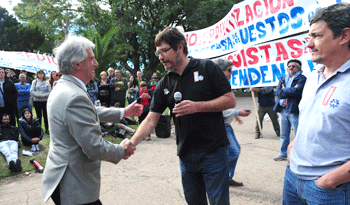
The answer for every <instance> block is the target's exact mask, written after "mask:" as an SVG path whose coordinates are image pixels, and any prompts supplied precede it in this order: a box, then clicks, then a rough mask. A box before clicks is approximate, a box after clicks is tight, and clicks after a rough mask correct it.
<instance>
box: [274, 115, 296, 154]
mask: <svg viewBox="0 0 350 205" xmlns="http://www.w3.org/2000/svg"><path fill="white" fill-rule="evenodd" d="M298 122H299V114H298V115H297V114H293V113H287V112H286V111H285V109H283V110H282V112H281V151H280V153H279V155H281V156H285V157H286V156H287V148H288V145H289V142H290V128H291V127H293V130H294V135H296V133H297V129H298Z"/></svg>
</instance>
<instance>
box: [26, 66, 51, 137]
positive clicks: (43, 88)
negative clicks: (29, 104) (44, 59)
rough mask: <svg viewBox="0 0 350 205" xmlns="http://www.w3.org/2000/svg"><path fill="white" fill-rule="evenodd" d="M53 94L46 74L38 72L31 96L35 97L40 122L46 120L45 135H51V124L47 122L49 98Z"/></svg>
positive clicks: (35, 106)
mask: <svg viewBox="0 0 350 205" xmlns="http://www.w3.org/2000/svg"><path fill="white" fill-rule="evenodd" d="M50 92H51V85H50V83H49V82H47V81H46V76H45V72H44V71H43V70H42V69H40V70H38V71H37V72H36V79H35V80H33V82H32V87H31V88H30V95H31V96H33V97H34V108H35V112H36V115H37V117H38V119H39V122H41V121H42V118H44V123H45V134H47V135H49V124H48V121H47V110H46V104H47V98H48V97H49V95H50Z"/></svg>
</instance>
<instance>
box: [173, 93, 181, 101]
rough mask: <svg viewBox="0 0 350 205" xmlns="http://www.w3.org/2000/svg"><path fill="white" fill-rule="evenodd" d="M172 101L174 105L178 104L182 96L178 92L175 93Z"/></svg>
mask: <svg viewBox="0 0 350 205" xmlns="http://www.w3.org/2000/svg"><path fill="white" fill-rule="evenodd" d="M174 99H175V103H179V102H180V101H181V99H182V94H181V93H180V92H179V91H177V92H175V93H174Z"/></svg>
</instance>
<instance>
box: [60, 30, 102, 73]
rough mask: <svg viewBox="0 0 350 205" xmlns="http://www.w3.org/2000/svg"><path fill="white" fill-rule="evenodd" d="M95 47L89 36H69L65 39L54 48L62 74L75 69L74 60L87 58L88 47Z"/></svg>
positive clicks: (76, 61) (78, 61) (79, 60)
mask: <svg viewBox="0 0 350 205" xmlns="http://www.w3.org/2000/svg"><path fill="white" fill-rule="evenodd" d="M88 48H91V49H93V48H95V44H93V43H92V42H91V41H90V40H88V39H87V38H84V37H81V36H67V38H66V39H65V41H64V42H63V43H62V44H61V45H60V46H58V47H57V48H55V49H53V52H54V54H55V57H56V60H57V62H58V69H59V71H60V72H61V73H62V74H68V73H71V72H73V71H74V67H73V62H75V63H80V62H82V61H84V60H86V58H87V56H88V54H87V51H86V49H88Z"/></svg>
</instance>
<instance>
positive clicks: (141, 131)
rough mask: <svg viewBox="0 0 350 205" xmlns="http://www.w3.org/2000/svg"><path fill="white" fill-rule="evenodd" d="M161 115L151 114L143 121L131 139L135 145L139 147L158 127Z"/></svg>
mask: <svg viewBox="0 0 350 205" xmlns="http://www.w3.org/2000/svg"><path fill="white" fill-rule="evenodd" d="M160 116H161V113H157V112H152V111H151V112H149V113H148V115H147V117H146V118H145V119H144V120H143V121H142V123H141V125H140V126H139V127H138V128H137V130H136V132H135V134H134V136H132V138H131V139H130V141H131V143H132V144H133V145H135V146H136V145H138V144H139V143H140V142H141V141H142V140H143V139H144V138H145V137H146V136H148V135H150V134H151V133H152V131H153V129H154V128H155V127H156V126H157V123H158V120H159V118H160Z"/></svg>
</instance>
